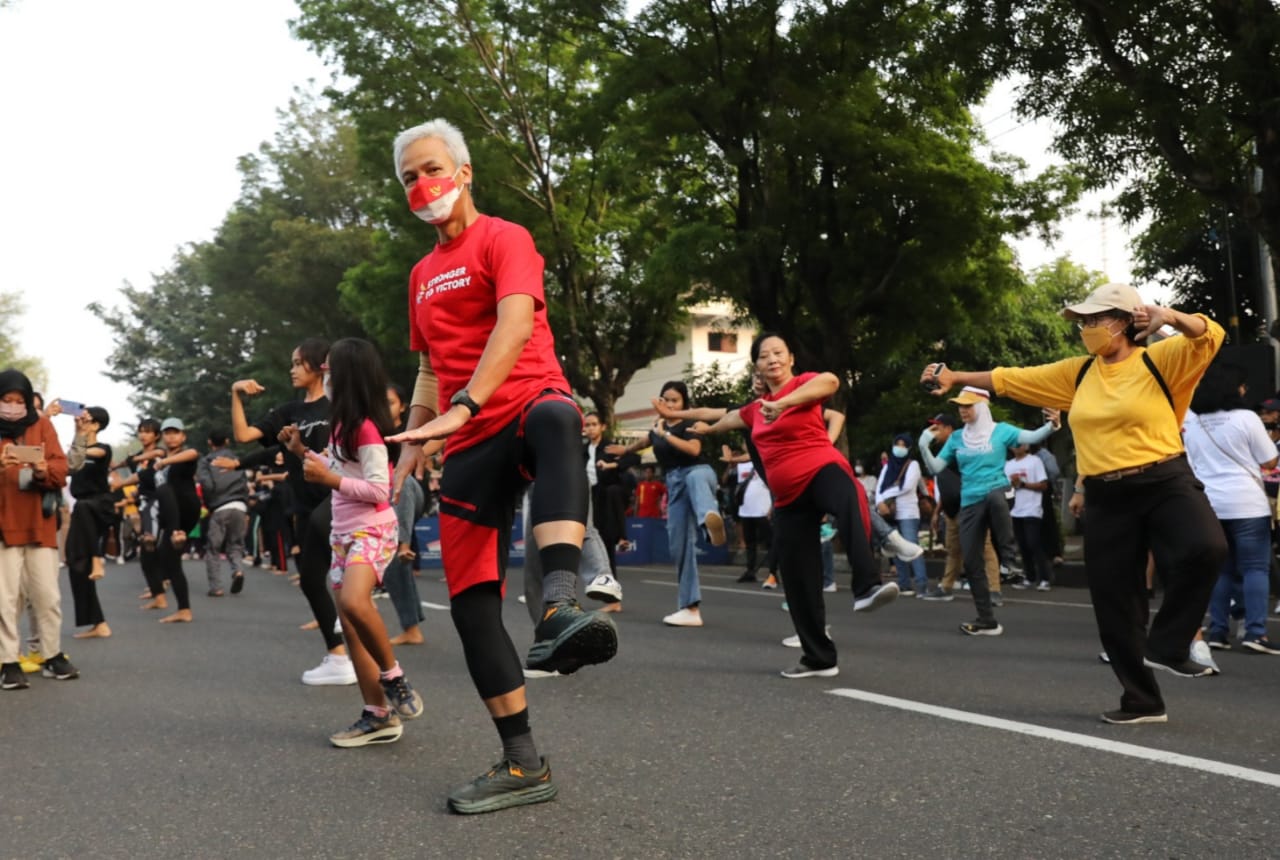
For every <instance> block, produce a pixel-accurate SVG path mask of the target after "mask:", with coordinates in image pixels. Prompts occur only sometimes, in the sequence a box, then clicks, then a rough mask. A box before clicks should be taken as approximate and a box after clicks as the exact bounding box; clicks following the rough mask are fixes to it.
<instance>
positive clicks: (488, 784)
mask: <svg viewBox="0 0 1280 860" xmlns="http://www.w3.org/2000/svg"><path fill="white" fill-rule="evenodd" d="M555 796H556V784H555V783H554V782H552V781H551V764H550V762H548V761H547V760H546V758H545V757H544V758H543V759H542V766H541V767H539V768H538V769H537V770H525V769H524V768H522V767H520V766H519V765H517V764H514V763H512V762H510V761H500V762H498V763H497V764H495V765H494V766H493V767H491V768H489V769H488V770H487V771H485V772H484V773H482V774H480V776H478V777H476V778H475V779H474V780H472V781H471V782H470V783H468V784H467V785H464V786H463V787H462V788H459V789H458V790H457V791H455V792H453V793H452V794H450V795H449V808H450V809H451V810H453V811H454V812H457V813H459V814H461V815H475V814H476V813H480V812H497V811H498V810H499V809H507V808H508V807H512V806H526V805H528V804H531V803H543V802H545V801H548V800H552V799H553V798H555Z"/></svg>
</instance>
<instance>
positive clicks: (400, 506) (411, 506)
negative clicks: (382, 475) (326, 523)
mask: <svg viewBox="0 0 1280 860" xmlns="http://www.w3.org/2000/svg"><path fill="white" fill-rule="evenodd" d="M424 504H425V499H424V497H423V493H422V485H421V484H419V483H418V481H417V479H415V478H414V477H413V476H412V475H410V476H409V477H408V478H406V479H405V482H404V488H403V489H402V490H401V491H400V501H398V502H397V503H396V525H397V527H398V528H399V530H400V543H409V537H410V536H411V535H412V534H413V526H414V524H415V523H416V522H417V521H418V520H419V518H421V516H422V508H423V505H424ZM382 587H383V588H385V589H386V590H387V595H388V596H389V597H390V598H391V605H392V606H394V607H395V608H396V618H397V620H399V622H400V629H401V630H408V629H409V628H410V627H414V626H416V625H417V624H418V623H419V622H421V621H425V620H426V618H427V616H426V615H425V614H423V612H422V601H421V599H420V598H419V597H418V583H417V582H416V581H415V580H414V578H413V565H412V564H410V563H409V562H408V561H405V560H404V559H402V558H401V557H400V554H399V553H396V557H395V558H393V559H391V562H390V563H389V564H388V565H387V569H386V570H385V571H384V572H383V574H382Z"/></svg>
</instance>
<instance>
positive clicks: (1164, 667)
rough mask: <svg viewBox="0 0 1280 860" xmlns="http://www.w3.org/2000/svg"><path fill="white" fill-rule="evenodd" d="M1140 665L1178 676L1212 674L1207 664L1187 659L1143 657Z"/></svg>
mask: <svg viewBox="0 0 1280 860" xmlns="http://www.w3.org/2000/svg"><path fill="white" fill-rule="evenodd" d="M1142 665H1144V666H1146V667H1147V668H1148V669H1159V670H1160V671H1161V672H1168V673H1169V674H1170V675H1177V676H1178V677H1179V678H1201V677H1203V676H1205V675H1212V674H1213V669H1211V668H1209V667H1208V666H1201V665H1200V664H1199V663H1192V662H1191V661H1190V660H1188V659H1185V658H1184V659H1182V660H1171V661H1164V660H1156V659H1155V658H1153V657H1144V658H1143V659H1142Z"/></svg>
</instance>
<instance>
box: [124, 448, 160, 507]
mask: <svg viewBox="0 0 1280 860" xmlns="http://www.w3.org/2000/svg"><path fill="white" fill-rule="evenodd" d="M141 454H142V452H139V453H137V454H131V455H129V456H128V457H126V458H125V462H126V463H128V464H129V468H130V469H132V470H133V471H134V473H135V474H136V475H137V476H138V495H139V496H153V495H155V492H156V470H155V462H156V461H155V460H151V459H147V460H143V459H141Z"/></svg>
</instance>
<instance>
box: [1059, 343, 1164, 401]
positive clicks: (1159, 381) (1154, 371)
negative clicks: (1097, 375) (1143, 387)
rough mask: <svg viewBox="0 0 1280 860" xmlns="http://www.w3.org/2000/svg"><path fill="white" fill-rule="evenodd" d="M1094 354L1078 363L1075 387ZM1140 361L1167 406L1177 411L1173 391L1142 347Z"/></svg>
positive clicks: (1078, 385)
mask: <svg viewBox="0 0 1280 860" xmlns="http://www.w3.org/2000/svg"><path fill="white" fill-rule="evenodd" d="M1094 358H1096V356H1093V355H1091V356H1089V357H1088V358H1087V359H1086V360H1085V363H1084V364H1082V365H1080V372H1079V373H1077V374H1076V388H1077V389H1079V388H1080V383H1081V382H1083V381H1084V375H1085V374H1086V373H1088V372H1089V368H1090V367H1092V366H1093V360H1094ZM1142 363H1143V364H1145V365H1146V366H1147V370H1148V371H1150V372H1151V375H1152V376H1154V377H1155V380H1156V383H1157V384H1158V385H1159V386H1160V390H1161V391H1163V392H1164V399H1165V400H1167V401H1169V408H1170V409H1173V411H1174V413H1175V414H1176V413H1177V411H1178V410H1177V409H1176V408H1175V407H1174V405H1173V393H1172V392H1170V391H1169V386H1168V384H1167V383H1165V381H1164V377H1163V376H1161V375H1160V370H1159V369H1158V368H1157V367H1156V363H1155V362H1154V361H1152V360H1151V356H1150V355H1149V354H1148V353H1147V351H1146V350H1145V349H1144V350H1143V351H1142Z"/></svg>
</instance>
